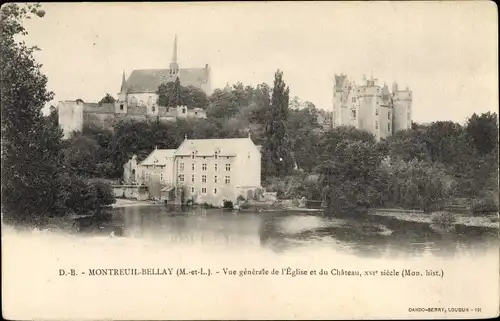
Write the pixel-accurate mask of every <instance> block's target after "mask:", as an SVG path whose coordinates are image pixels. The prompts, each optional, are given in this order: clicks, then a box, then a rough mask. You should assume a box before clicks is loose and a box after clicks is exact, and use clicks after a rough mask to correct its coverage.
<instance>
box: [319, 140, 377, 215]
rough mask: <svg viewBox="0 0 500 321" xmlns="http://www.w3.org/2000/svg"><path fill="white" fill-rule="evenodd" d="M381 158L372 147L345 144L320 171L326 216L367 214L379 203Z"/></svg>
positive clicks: (352, 142)
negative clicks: (370, 208)
mask: <svg viewBox="0 0 500 321" xmlns="http://www.w3.org/2000/svg"><path fill="white" fill-rule="evenodd" d="M380 160H381V158H380V155H379V154H378V153H377V150H376V148H375V146H374V144H373V143H369V142H363V141H349V140H343V141H342V142H340V143H339V144H338V145H337V147H336V152H335V154H333V155H332V156H331V159H330V160H328V161H326V162H324V163H323V164H321V165H320V166H319V168H318V172H319V174H320V184H321V186H322V187H323V199H324V201H325V205H326V211H327V213H330V214H333V213H343V212H349V211H357V210H361V211H364V210H366V209H367V208H368V207H370V206H372V205H373V204H375V203H376V201H377V200H378V199H379V195H378V191H377V190H376V188H375V186H376V185H377V183H376V181H377V178H378V176H377V175H376V172H377V169H378V167H379V165H380Z"/></svg>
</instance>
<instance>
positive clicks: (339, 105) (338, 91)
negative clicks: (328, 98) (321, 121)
mask: <svg viewBox="0 0 500 321" xmlns="http://www.w3.org/2000/svg"><path fill="white" fill-rule="evenodd" d="M334 82H335V83H334V85H333V127H338V126H343V125H347V122H348V118H347V116H348V115H347V106H345V104H344V102H345V101H346V99H347V97H346V96H347V94H348V93H347V84H348V80H347V75H344V74H340V75H335V78H334Z"/></svg>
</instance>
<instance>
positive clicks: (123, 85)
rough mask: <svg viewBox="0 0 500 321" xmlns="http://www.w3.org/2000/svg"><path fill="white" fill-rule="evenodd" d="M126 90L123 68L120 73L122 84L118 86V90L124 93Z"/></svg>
mask: <svg viewBox="0 0 500 321" xmlns="http://www.w3.org/2000/svg"><path fill="white" fill-rule="evenodd" d="M126 91H127V81H126V80H125V70H124V71H123V74H122V86H121V88H120V92H121V93H124V92H126Z"/></svg>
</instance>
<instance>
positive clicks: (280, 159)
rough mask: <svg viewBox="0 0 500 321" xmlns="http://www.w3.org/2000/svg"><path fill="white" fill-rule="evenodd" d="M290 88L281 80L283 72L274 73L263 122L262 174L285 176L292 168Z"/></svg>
mask: <svg viewBox="0 0 500 321" xmlns="http://www.w3.org/2000/svg"><path fill="white" fill-rule="evenodd" d="M289 92H290V89H289V88H288V86H287V85H286V83H285V81H284V80H283V72H282V71H280V70H278V71H277V72H276V74H275V75H274V88H273V92H272V96H271V104H270V106H269V114H268V118H267V122H266V123H265V132H266V142H265V144H264V149H263V155H262V156H263V160H262V161H263V166H262V168H264V172H263V175H264V176H266V175H271V176H274V175H276V176H286V175H287V174H289V173H290V172H291V170H292V169H293V168H294V160H293V155H292V153H291V150H290V145H289V140H288V139H289V137H288V131H287V121H288V114H289V111H288V103H289Z"/></svg>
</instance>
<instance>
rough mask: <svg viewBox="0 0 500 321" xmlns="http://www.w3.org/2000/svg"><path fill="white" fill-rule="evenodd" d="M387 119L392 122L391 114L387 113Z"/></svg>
mask: <svg viewBox="0 0 500 321" xmlns="http://www.w3.org/2000/svg"><path fill="white" fill-rule="evenodd" d="M387 119H389V120H391V112H388V113H387Z"/></svg>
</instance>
